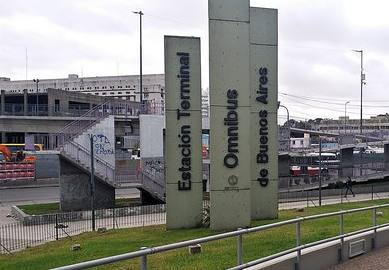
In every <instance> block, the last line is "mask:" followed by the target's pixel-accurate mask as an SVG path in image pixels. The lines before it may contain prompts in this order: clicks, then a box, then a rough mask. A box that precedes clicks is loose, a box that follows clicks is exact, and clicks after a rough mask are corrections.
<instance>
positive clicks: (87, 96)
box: [0, 74, 165, 149]
mask: <svg viewBox="0 0 389 270" xmlns="http://www.w3.org/2000/svg"><path fill="white" fill-rule="evenodd" d="M142 82H143V101H144V105H143V106H144V107H145V108H143V109H144V110H143V112H144V113H148V114H163V111H164V98H165V89H164V84H165V83H164V75H163V74H149V75H144V76H143V80H142ZM0 91H1V96H0V97H1V98H0V143H24V142H25V138H26V136H29V135H33V136H34V137H35V143H42V144H44V145H45V148H46V149H47V148H49V141H48V138H49V135H50V134H55V133H57V132H59V131H61V129H62V128H63V127H65V126H66V125H68V124H69V123H71V122H73V121H75V120H76V119H77V118H78V117H80V116H82V115H84V114H85V113H87V112H88V111H89V110H91V109H92V108H94V107H96V106H98V105H101V104H103V103H106V102H113V103H115V107H117V106H119V105H118V104H119V103H120V106H122V107H126V108H127V109H126V110H125V111H126V114H121V115H120V116H117V117H116V121H115V122H116V124H115V134H116V139H117V143H116V146H117V147H118V148H126V149H127V148H132V147H134V145H135V146H136V145H137V144H138V143H137V142H138V141H139V138H138V135H139V134H138V132H137V130H138V120H137V118H138V115H139V110H140V103H139V101H140V91H139V76H137V75H128V76H104V77H85V78H80V77H78V75H76V74H70V75H69V76H68V78H62V79H39V81H37V80H35V81H34V80H16V81H13V80H11V79H10V78H5V77H1V78H0Z"/></svg>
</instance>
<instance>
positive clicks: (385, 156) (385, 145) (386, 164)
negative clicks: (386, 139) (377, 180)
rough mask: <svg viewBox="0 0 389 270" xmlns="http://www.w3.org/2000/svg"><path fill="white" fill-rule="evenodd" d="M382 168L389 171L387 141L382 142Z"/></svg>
mask: <svg viewBox="0 0 389 270" xmlns="http://www.w3.org/2000/svg"><path fill="white" fill-rule="evenodd" d="M384 170H385V171H389V143H385V144H384Z"/></svg>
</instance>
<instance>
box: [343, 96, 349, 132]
mask: <svg viewBox="0 0 389 270" xmlns="http://www.w3.org/2000/svg"><path fill="white" fill-rule="evenodd" d="M349 103H350V101H347V102H346V103H344V134H346V127H347V122H346V117H347V113H346V112H347V109H346V107H347V104H349Z"/></svg>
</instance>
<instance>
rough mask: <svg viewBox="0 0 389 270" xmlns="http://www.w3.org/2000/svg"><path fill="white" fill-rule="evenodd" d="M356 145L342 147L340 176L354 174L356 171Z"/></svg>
mask: <svg viewBox="0 0 389 270" xmlns="http://www.w3.org/2000/svg"><path fill="white" fill-rule="evenodd" d="M353 150H354V147H345V148H341V149H340V170H339V174H340V175H339V177H347V176H350V177H352V176H353V171H354V154H353Z"/></svg>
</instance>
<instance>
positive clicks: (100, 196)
mask: <svg viewBox="0 0 389 270" xmlns="http://www.w3.org/2000/svg"><path fill="white" fill-rule="evenodd" d="M59 186H60V187H59V194H60V208H61V210H62V211H79V210H88V209H91V182H90V174H89V173H88V172H86V171H85V170H83V169H81V168H80V167H78V166H77V165H75V164H73V163H72V162H70V161H68V160H65V159H63V158H60V180H59ZM94 205H95V207H96V208H97V209H99V208H112V207H114V206H115V188H114V187H113V186H111V185H109V184H107V183H106V182H104V181H101V180H99V179H98V178H95V200H94Z"/></svg>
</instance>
